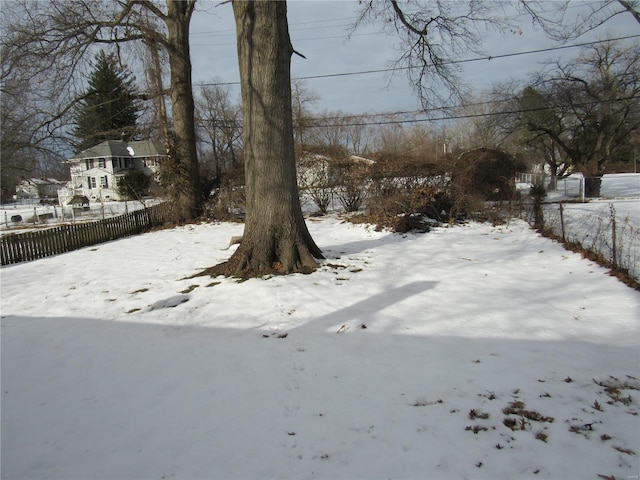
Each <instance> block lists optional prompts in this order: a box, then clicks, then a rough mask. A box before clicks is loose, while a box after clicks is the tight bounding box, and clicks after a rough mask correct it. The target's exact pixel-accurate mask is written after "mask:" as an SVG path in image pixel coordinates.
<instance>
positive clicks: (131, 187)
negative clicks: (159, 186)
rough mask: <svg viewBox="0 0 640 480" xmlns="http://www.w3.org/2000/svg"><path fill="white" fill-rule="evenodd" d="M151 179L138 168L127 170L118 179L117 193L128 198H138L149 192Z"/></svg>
mask: <svg viewBox="0 0 640 480" xmlns="http://www.w3.org/2000/svg"><path fill="white" fill-rule="evenodd" d="M150 185H151V179H150V178H149V177H148V176H146V175H145V174H144V172H142V171H140V170H129V171H128V172H127V173H125V174H124V176H123V177H121V178H120V179H118V187H117V189H118V194H119V195H121V196H123V197H125V198H127V199H128V200H138V199H140V198H142V197H144V196H145V195H147V194H148V192H149V186H150Z"/></svg>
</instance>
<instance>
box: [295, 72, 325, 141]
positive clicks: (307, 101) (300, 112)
mask: <svg viewBox="0 0 640 480" xmlns="http://www.w3.org/2000/svg"><path fill="white" fill-rule="evenodd" d="M318 100H320V97H319V96H318V95H317V94H316V93H314V92H313V91H311V90H309V89H308V88H307V86H306V84H305V82H304V80H299V79H294V80H293V82H292V83H291V106H292V109H293V136H294V141H295V144H296V145H298V146H303V145H306V144H307V143H308V142H309V138H308V130H309V123H310V122H312V119H311V117H312V113H311V109H310V106H311V105H313V104H314V103H316V102H317V101H318Z"/></svg>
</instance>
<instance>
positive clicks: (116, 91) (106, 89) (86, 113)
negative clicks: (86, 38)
mask: <svg viewBox="0 0 640 480" xmlns="http://www.w3.org/2000/svg"><path fill="white" fill-rule="evenodd" d="M136 97H137V92H136V87H135V84H134V81H133V78H132V75H131V73H130V72H129V70H128V69H127V68H126V67H125V66H121V65H119V63H118V60H117V58H116V56H115V55H114V54H112V53H110V54H107V53H105V52H104V50H100V52H98V54H97V55H96V56H95V64H94V70H93V72H92V73H91V76H90V77H89V85H88V88H87V91H86V93H85V94H84V96H83V97H82V98H81V100H80V101H79V102H78V105H77V107H76V114H75V123H76V128H75V129H74V134H75V136H76V137H78V139H79V142H78V144H77V149H78V151H82V150H86V149H87V148H90V147H93V146H94V145H97V144H98V143H101V142H103V141H105V140H120V139H123V140H126V141H129V140H132V139H133V138H135V136H136V120H137V119H138V117H139V115H140V114H139V111H140V106H139V104H138V102H137V100H136Z"/></svg>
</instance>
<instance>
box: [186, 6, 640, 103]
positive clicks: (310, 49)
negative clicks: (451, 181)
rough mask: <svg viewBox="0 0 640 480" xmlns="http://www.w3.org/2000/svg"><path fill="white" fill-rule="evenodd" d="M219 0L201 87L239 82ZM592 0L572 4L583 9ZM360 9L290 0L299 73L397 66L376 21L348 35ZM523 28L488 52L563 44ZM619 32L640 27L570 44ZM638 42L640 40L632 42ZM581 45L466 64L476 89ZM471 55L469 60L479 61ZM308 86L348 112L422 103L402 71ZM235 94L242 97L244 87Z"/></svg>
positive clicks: (208, 26)
mask: <svg viewBox="0 0 640 480" xmlns="http://www.w3.org/2000/svg"><path fill="white" fill-rule="evenodd" d="M219 3H220V1H219V0H201V1H200V2H199V3H198V6H197V7H196V8H197V11H196V12H195V13H194V16H193V19H192V24H191V56H192V64H193V81H194V84H195V85H198V84H202V83H207V82H211V81H213V80H214V78H216V77H217V78H218V79H219V80H221V81H222V82H237V81H238V79H239V77H238V63H237V54H236V44H235V25H234V21H233V13H232V6H231V4H228V3H227V4H224V5H220V6H216V5H218V4H219ZM584 4H585V3H584V2H580V1H577V2H575V4H574V5H573V7H572V8H570V12H571V13H572V14H575V13H578V12H579V11H580V10H581V8H583V6H584ZM357 9H358V2H357V1H353V0H352V1H346V0H344V1H319V0H290V1H289V2H288V19H289V30H290V35H291V39H292V43H293V45H294V48H295V49H296V50H297V51H299V52H300V53H302V54H303V55H305V57H306V59H303V58H300V57H298V56H295V55H294V57H293V59H292V67H291V72H292V73H291V74H292V77H308V76H317V75H327V74H336V73H348V72H361V71H369V70H379V69H386V68H390V67H391V66H392V64H393V62H394V61H395V60H397V59H398V58H399V56H400V53H399V52H398V50H397V48H398V39H397V37H395V36H393V35H389V34H385V33H383V32H381V26H380V25H377V24H374V25H370V26H367V27H366V28H360V29H358V30H357V31H356V32H355V34H354V35H352V36H351V38H347V35H348V32H349V31H350V29H351V26H352V25H353V23H354V21H355V19H356V11H357ZM521 20H522V21H521V24H520V32H518V33H515V34H507V35H506V36H503V35H501V34H498V33H496V32H489V33H488V34H487V35H486V38H485V42H484V44H483V50H484V51H485V52H486V54H487V55H489V56H493V57H496V56H499V55H505V54H512V53H520V52H526V51H531V50H537V49H543V48H550V47H555V46H558V45H559V44H558V43H557V42H554V41H552V40H549V39H548V38H546V36H545V35H544V33H543V32H541V31H540V30H539V29H536V28H534V27H533V25H532V23H531V21H530V19H528V18H526V17H524V16H523V17H521ZM607 33H608V34H609V35H611V36H613V37H623V36H628V35H636V34H640V25H639V24H638V23H637V22H636V21H635V20H634V19H633V17H632V16H631V15H629V14H623V15H618V16H617V17H615V19H613V20H612V21H610V22H607V23H606V24H605V25H604V26H603V27H601V28H599V29H597V30H596V31H594V32H592V33H590V34H588V35H586V36H584V37H582V38H580V39H579V40H576V41H572V42H569V44H570V45H572V44H576V43H583V42H586V41H591V40H596V39H602V38H604V37H605V36H606V35H607ZM632 41H636V42H637V41H638V39H635V40H632ZM579 51H580V49H578V48H568V49H563V50H557V51H552V52H543V53H536V54H527V55H518V56H512V57H508V58H504V59H500V58H494V59H492V60H482V61H475V62H469V63H465V64H463V75H462V76H463V77H464V78H465V80H466V82H467V83H468V84H469V86H470V87H471V88H472V89H473V90H474V92H476V93H479V92H480V91H482V90H484V89H488V88H489V87H490V86H491V85H492V84H495V83H499V82H504V81H507V80H509V79H511V78H516V79H523V78H525V77H527V75H528V74H530V73H532V72H534V71H536V70H539V69H540V62H543V61H545V60H549V59H555V58H565V59H568V58H572V57H575V56H577V55H578V53H579ZM475 57H477V55H474V54H472V53H469V54H467V55H466V56H464V57H461V59H462V58H465V59H466V58H475ZM306 87H307V88H308V89H309V90H311V91H313V92H314V93H315V94H316V95H318V96H319V97H320V98H319V100H318V102H317V103H316V105H315V106H314V110H316V111H321V110H325V109H327V110H342V111H343V112H345V113H379V112H395V111H409V110H417V109H419V108H420V104H419V102H418V100H417V98H416V96H415V94H414V92H413V91H412V89H411V87H410V84H409V81H408V80H407V77H406V75H405V74H403V73H401V72H398V73H395V74H393V75H391V74H390V73H375V74H366V75H347V76H339V77H334V78H321V79H309V80H306ZM231 88H232V95H234V96H235V97H236V98H239V86H238V85H234V86H232V87H231Z"/></svg>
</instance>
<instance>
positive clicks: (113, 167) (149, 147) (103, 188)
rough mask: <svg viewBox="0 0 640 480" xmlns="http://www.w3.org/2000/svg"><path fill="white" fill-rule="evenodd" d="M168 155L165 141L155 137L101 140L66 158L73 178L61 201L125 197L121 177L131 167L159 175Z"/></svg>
mask: <svg viewBox="0 0 640 480" xmlns="http://www.w3.org/2000/svg"><path fill="white" fill-rule="evenodd" d="M166 158H167V154H166V152H165V149H164V148H163V147H162V144H161V143H159V142H154V141H152V140H140V141H134V142H124V141H121V140H107V141H105V142H102V143H100V144H98V145H96V146H95V147H91V148H89V149H87V150H84V151H82V152H80V153H78V154H77V155H76V156H75V157H74V158H70V159H69V160H68V161H67V163H68V164H69V166H70V170H71V181H70V182H69V184H68V185H67V188H65V189H64V190H63V191H61V192H60V193H59V195H58V196H59V199H60V204H62V205H66V204H68V203H69V201H70V200H71V199H72V198H73V197H74V196H77V195H81V196H85V197H87V198H88V199H89V200H90V201H92V202H99V201H109V200H124V199H123V198H122V197H121V196H120V194H118V181H119V180H120V179H121V178H122V177H124V175H125V174H126V173H127V172H128V171H131V170H140V171H142V172H144V173H145V174H146V175H148V176H151V177H153V176H156V175H157V174H158V173H159V171H160V163H161V162H162V161H163V160H164V159H166Z"/></svg>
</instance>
